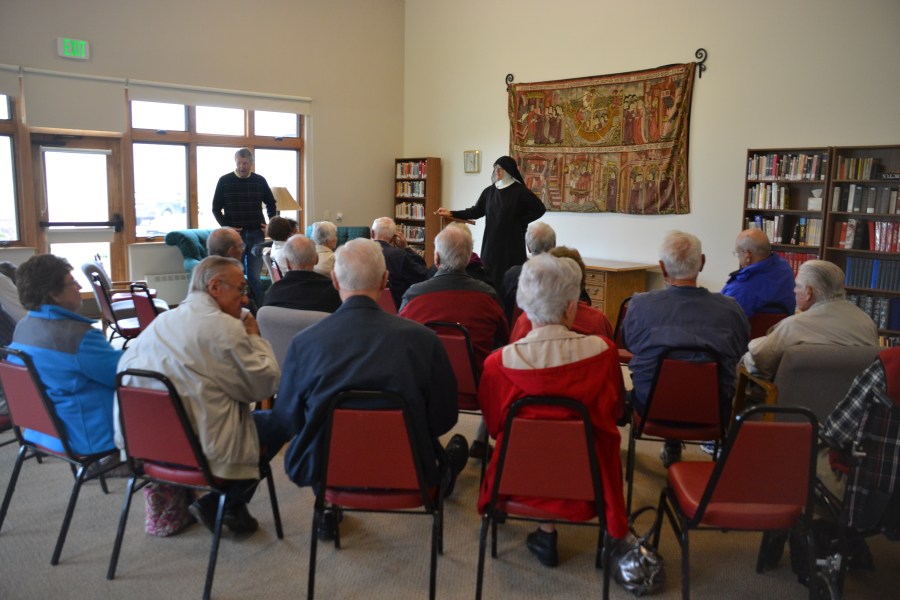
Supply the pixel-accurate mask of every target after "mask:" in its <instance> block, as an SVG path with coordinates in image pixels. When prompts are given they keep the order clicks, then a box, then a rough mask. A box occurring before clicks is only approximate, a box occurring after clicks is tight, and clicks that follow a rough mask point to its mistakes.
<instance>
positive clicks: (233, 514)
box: [223, 503, 259, 533]
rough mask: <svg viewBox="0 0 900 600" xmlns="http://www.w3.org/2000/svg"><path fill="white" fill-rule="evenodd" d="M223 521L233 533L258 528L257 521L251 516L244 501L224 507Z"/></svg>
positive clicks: (246, 531)
mask: <svg viewBox="0 0 900 600" xmlns="http://www.w3.org/2000/svg"><path fill="white" fill-rule="evenodd" d="M223 523H224V524H225V526H226V527H228V529H230V530H231V531H232V532H233V533H253V532H254V531H256V530H257V529H259V521H257V520H256V519H254V518H253V515H251V514H250V511H249V510H247V505H246V504H244V503H241V504H238V505H237V506H234V507H228V508H226V509H225V516H224V517H223Z"/></svg>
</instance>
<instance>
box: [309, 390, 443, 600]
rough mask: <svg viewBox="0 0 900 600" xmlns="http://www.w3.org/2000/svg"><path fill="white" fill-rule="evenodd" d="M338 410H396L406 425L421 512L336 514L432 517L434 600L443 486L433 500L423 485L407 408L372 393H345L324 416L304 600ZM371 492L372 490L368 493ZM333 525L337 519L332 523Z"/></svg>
mask: <svg viewBox="0 0 900 600" xmlns="http://www.w3.org/2000/svg"><path fill="white" fill-rule="evenodd" d="M341 408H348V409H354V410H373V411H377V410H393V411H396V410H399V411H401V412H402V414H403V420H404V422H405V423H406V432H407V436H408V442H409V447H410V450H411V452H412V461H413V465H414V466H415V469H416V477H417V478H418V481H419V491H420V493H421V496H422V509H421V510H399V509H398V510H394V509H369V508H355V507H343V506H341V507H339V510H340V512H369V513H392V514H403V515H424V516H431V517H432V529H431V563H430V569H431V575H430V581H429V598H431V600H434V597H435V592H436V587H437V556H438V554H443V553H444V500H443V498H444V482H443V480H442V481H441V484H440V486H439V487H438V490H437V494H435V499H434V500H432V495H431V493H430V492H429V487H428V485H427V483H426V481H425V473H424V471H423V468H422V460H421V458H420V456H419V450H418V447H417V445H416V441H415V436H414V435H413V431H414V429H413V420H412V414H411V413H410V409H409V405H408V404H407V402H406V400H405V399H404V398H402V397H401V396H399V395H397V394H394V393H391V392H385V391H373V390H347V391H344V392H341V393H340V394H338V395H337V396H335V397H334V398H333V399H332V400H331V401H330V402H329V405H328V412H327V417H326V421H325V430H324V431H323V432H322V444H323V446H322V461H321V463H320V464H319V473H321V478H322V480H321V483H320V484H319V485H318V486H316V488H314V491H315V494H316V500H315V504H314V509H313V520H312V532H311V534H310V552H309V581H308V587H307V598H308V600H313V597H314V595H315V585H316V579H315V578H316V554H317V548H318V535H317V533H318V531H319V528H320V527H321V526H322V523H323V517H324V513H325V509H326V505H325V494H326V489H327V487H328V481H327V476H328V460H329V454H330V447H331V428H332V423H333V420H334V413H335V411H336V410H339V409H341ZM372 491H374V490H372ZM336 521H337V519H336ZM334 547H335V548H337V549H340V547H341V536H340V527H336V528H335V536H334Z"/></svg>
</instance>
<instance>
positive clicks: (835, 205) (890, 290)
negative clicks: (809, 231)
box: [824, 146, 900, 346]
mask: <svg viewBox="0 0 900 600" xmlns="http://www.w3.org/2000/svg"><path fill="white" fill-rule="evenodd" d="M832 155H833V160H832V162H833V165H832V170H831V182H830V189H829V212H828V223H827V226H826V232H827V233H828V235H827V236H826V239H825V244H824V251H825V254H824V257H825V260H828V261H831V262H833V263H835V264H836V265H838V266H839V267H841V268H842V269H843V270H844V273H845V275H846V279H845V286H846V289H847V298H848V299H850V300H852V301H854V302H855V303H856V304H857V305H858V306H859V307H860V308H862V309H863V310H865V311H866V312H867V313H869V315H870V316H871V317H872V320H874V321H875V324H876V325H878V329H879V332H880V334H881V335H882V343H883V345H891V346H893V345H897V344H898V343H900V254H898V250H900V244H898V235H900V202H898V200H897V195H898V186H900V146H836V147H834V148H833V149H832Z"/></svg>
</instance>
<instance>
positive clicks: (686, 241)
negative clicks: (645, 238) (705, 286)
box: [659, 231, 703, 279]
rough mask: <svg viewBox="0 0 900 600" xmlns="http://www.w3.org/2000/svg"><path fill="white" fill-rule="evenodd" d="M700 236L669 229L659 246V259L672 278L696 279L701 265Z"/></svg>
mask: <svg viewBox="0 0 900 600" xmlns="http://www.w3.org/2000/svg"><path fill="white" fill-rule="evenodd" d="M702 255H703V249H702V247H701V246H700V238H698V237H697V236H696V235H694V234H691V233H686V232H684V231H670V232H669V233H668V234H666V237H665V238H664V239H663V243H662V246H660V248H659V259H660V260H661V261H662V262H663V264H664V265H665V267H666V271H667V272H668V274H669V277H672V278H674V279H696V278H697V275H698V274H699V273H700V269H701V267H702V266H703V259H702Z"/></svg>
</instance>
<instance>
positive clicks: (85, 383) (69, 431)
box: [10, 254, 122, 454]
mask: <svg viewBox="0 0 900 600" xmlns="http://www.w3.org/2000/svg"><path fill="white" fill-rule="evenodd" d="M71 271H72V265H70V264H69V261H67V260H66V259H64V258H60V257H57V256H54V255H52V254H38V255H36V256H33V257H31V258H29V259H28V260H26V261H25V262H24V263H22V265H21V266H20V267H19V270H18V273H17V274H16V282H17V284H18V288H19V299H20V300H21V301H22V306H24V307H25V308H26V309H27V310H28V311H29V312H28V315H27V316H26V317H25V318H24V319H22V320H21V321H19V324H18V325H17V326H16V331H15V334H14V336H13V343H12V344H11V347H12V348H15V349H17V350H21V351H23V352H25V353H26V354H28V356H29V357H31V359H32V361H33V362H34V366H35V368H36V369H37V372H38V375H39V376H40V378H41V381H43V383H44V385H45V386H46V388H47V395H48V396H49V397H50V400H52V401H53V404H54V405H55V407H56V412H57V414H58V415H59V418H60V420H61V421H62V424H63V427H65V431H66V435H67V436H68V438H69V445H70V446H71V448H72V450H73V451H74V452H77V453H78V454H95V453H100V452H105V451H107V450H112V449H114V448H115V442H114V437H113V436H114V428H113V397H114V392H115V382H116V365H117V364H118V362H119V358H120V357H121V356H122V352H121V350H116V349H115V348H113V347H112V346H110V345H109V342H107V341H106V339H105V338H104V337H103V334H102V333H101V332H100V330H99V329H97V328H96V327H94V326H93V324H94V322H93V321H92V320H91V319H87V318H85V317H82V316H81V315H79V314H78V313H77V312H76V311H78V309H79V308H81V291H80V290H81V286H80V285H79V284H78V282H77V281H75V278H74V277H72V273H71ZM10 360H11V361H16V360H17V359H16V358H15V357H12V358H11V359H10ZM25 438H26V439H28V440H29V441H32V442H35V443H38V444H41V445H42V446H46V447H47V448H50V449H51V450H54V451H57V452H62V451H63V447H62V444H61V443H60V442H59V440H57V439H56V438H53V437H49V436H46V435H44V434H40V433H37V432H33V431H26V432H25Z"/></svg>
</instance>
